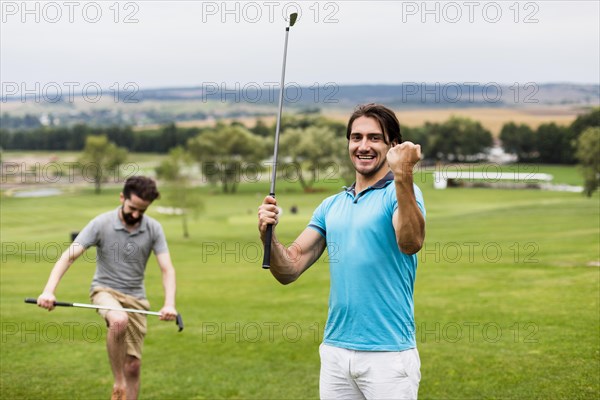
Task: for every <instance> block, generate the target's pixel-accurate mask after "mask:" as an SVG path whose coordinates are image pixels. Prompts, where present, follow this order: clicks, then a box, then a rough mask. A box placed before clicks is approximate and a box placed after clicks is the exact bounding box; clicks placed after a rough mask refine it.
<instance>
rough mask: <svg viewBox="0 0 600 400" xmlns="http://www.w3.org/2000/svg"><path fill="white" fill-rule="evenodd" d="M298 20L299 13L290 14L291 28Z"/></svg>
mask: <svg viewBox="0 0 600 400" xmlns="http://www.w3.org/2000/svg"><path fill="white" fill-rule="evenodd" d="M296 19H298V13H291V14H290V26H294V24H295V23H296Z"/></svg>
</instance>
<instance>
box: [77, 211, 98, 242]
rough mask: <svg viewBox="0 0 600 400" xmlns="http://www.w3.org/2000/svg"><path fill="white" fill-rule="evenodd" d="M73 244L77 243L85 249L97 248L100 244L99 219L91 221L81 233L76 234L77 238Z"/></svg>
mask: <svg viewBox="0 0 600 400" xmlns="http://www.w3.org/2000/svg"><path fill="white" fill-rule="evenodd" d="M73 242H76V243H79V244H80V245H82V246H83V247H84V248H86V249H89V248H90V247H92V246H97V245H98V244H99V243H100V217H96V218H94V219H93V220H91V221H90V222H89V223H88V224H87V225H86V226H85V227H84V228H83V229H82V230H81V232H79V233H78V234H77V237H76V238H75V240H73Z"/></svg>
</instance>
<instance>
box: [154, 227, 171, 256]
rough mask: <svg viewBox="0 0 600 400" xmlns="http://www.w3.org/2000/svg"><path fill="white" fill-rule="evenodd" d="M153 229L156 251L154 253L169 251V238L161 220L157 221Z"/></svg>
mask: <svg viewBox="0 0 600 400" xmlns="http://www.w3.org/2000/svg"><path fill="white" fill-rule="evenodd" d="M153 231H154V235H155V237H154V244H153V246H152V251H154V254H162V253H168V252H169V246H168V245H167V238H166V236H165V232H164V231H163V228H162V225H161V224H160V223H159V222H155V224H154V226H153Z"/></svg>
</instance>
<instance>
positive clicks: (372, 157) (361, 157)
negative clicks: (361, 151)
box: [356, 155, 375, 160]
mask: <svg viewBox="0 0 600 400" xmlns="http://www.w3.org/2000/svg"><path fill="white" fill-rule="evenodd" d="M356 158H358V159H359V160H373V159H374V158H375V156H364V155H362V156H359V155H357V156H356Z"/></svg>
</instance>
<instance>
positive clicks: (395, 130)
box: [346, 103, 402, 144]
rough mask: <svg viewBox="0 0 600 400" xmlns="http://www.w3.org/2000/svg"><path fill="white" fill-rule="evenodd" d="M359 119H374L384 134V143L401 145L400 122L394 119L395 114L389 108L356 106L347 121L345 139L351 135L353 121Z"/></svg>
mask: <svg viewBox="0 0 600 400" xmlns="http://www.w3.org/2000/svg"><path fill="white" fill-rule="evenodd" d="M360 117H369V118H373V119H375V120H376V121H377V122H378V123H379V126H380V127H381V130H382V131H383V133H384V137H385V139H386V143H388V144H389V143H392V142H393V141H396V143H398V144H399V143H402V134H401V133H400V122H398V118H396V114H395V113H394V112H393V111H392V110H390V109H389V108H387V107H385V106H382V105H381V104H375V103H369V104H362V105H359V106H357V107H356V108H355V109H354V113H352V115H351V116H350V120H348V126H347V128H346V139H348V140H349V139H350V134H351V133H352V123H353V122H354V120H355V119H357V118H360Z"/></svg>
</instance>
